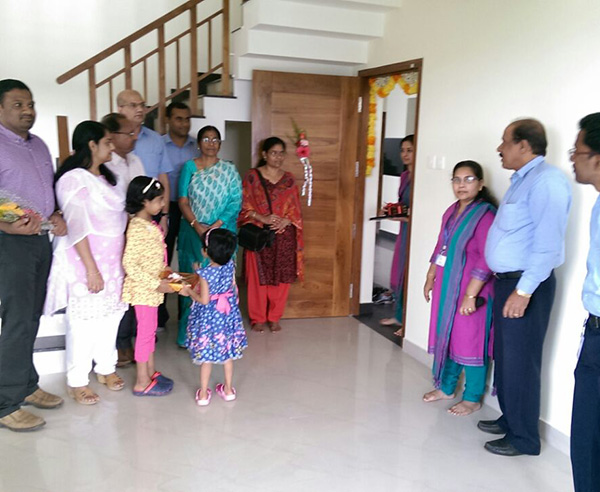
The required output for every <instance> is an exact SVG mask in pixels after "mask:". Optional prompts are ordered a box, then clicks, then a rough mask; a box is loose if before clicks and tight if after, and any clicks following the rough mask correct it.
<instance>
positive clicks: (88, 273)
mask: <svg viewBox="0 0 600 492" xmlns="http://www.w3.org/2000/svg"><path fill="white" fill-rule="evenodd" d="M85 274H86V275H94V276H97V275H102V274H101V273H100V272H85Z"/></svg>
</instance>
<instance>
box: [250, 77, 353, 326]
mask: <svg viewBox="0 0 600 492" xmlns="http://www.w3.org/2000/svg"><path fill="white" fill-rule="evenodd" d="M252 80H253V84H252V85H253V94H252V147H253V160H254V162H255V163H256V162H258V150H259V145H260V143H261V142H262V140H264V139H265V138H267V137H270V136H272V135H275V136H278V137H280V138H282V139H283V140H285V141H286V144H287V146H288V157H287V159H286V162H285V169H286V170H287V171H290V172H292V173H293V174H294V176H295V177H296V180H297V184H298V187H299V188H300V187H301V186H302V182H303V181H304V172H303V166H302V164H301V163H300V161H299V160H298V158H297V157H296V155H295V153H294V150H295V146H294V144H293V143H292V142H291V141H290V139H289V138H287V137H288V136H293V126H292V119H293V120H294V121H295V122H296V123H297V125H298V126H299V127H301V128H302V129H304V130H306V133H307V137H308V140H309V142H310V148H311V157H310V162H311V164H312V166H313V176H314V178H313V197H312V206H310V207H308V206H307V202H306V197H301V202H302V214H303V218H304V243H305V251H304V252H305V256H304V257H305V279H304V282H303V283H300V282H296V283H295V284H294V285H292V288H291V290H290V296H289V300H288V303H287V307H286V311H285V317H286V318H312V317H324V316H347V315H349V314H350V309H351V303H350V298H351V295H355V296H357V295H358V286H356V288H354V289H351V285H350V282H351V278H352V275H351V273H352V253H353V251H352V247H353V230H356V228H353V218H354V216H355V214H354V207H355V203H356V202H355V181H356V178H355V166H356V160H357V159H356V153H357V138H358V96H359V79H358V78H355V77H335V76H329V75H309V74H297V73H283V72H266V71H255V72H254V74H253V78H252ZM351 290H354V292H351Z"/></svg>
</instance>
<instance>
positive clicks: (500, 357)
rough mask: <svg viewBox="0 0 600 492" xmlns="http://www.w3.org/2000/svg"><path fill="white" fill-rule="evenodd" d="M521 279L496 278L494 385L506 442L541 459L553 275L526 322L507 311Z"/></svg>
mask: <svg viewBox="0 0 600 492" xmlns="http://www.w3.org/2000/svg"><path fill="white" fill-rule="evenodd" d="M518 281H519V279H516V278H514V279H497V280H496V284H495V297H494V330H495V332H494V359H495V370H494V381H495V384H496V388H497V390H498V402H499V403H500V410H501V411H502V416H501V417H500V419H498V424H499V425H500V426H501V427H503V428H504V429H506V438H507V439H508V441H509V442H510V443H511V444H512V445H513V446H514V447H515V448H517V449H518V450H519V451H521V452H522V453H525V454H533V455H537V454H540V447H541V445H540V433H539V429H538V421H539V418H540V384H541V381H540V380H541V370H542V351H543V347H544V337H545V336H546V330H547V329H548V322H549V320H550V311H551V310H552V302H553V301H554V291H555V288H556V279H555V277H554V273H552V274H551V275H550V277H548V279H546V280H545V281H544V282H542V283H541V284H540V285H539V287H538V288H537V289H536V290H535V293H534V294H533V296H532V297H531V299H530V301H529V305H528V306H527V309H526V310H525V315H524V316H523V317H522V318H504V317H503V316H502V309H503V308H504V304H505V303H506V300H507V299H508V296H509V295H510V294H511V293H512V292H513V291H514V290H515V288H516V286H517V283H518Z"/></svg>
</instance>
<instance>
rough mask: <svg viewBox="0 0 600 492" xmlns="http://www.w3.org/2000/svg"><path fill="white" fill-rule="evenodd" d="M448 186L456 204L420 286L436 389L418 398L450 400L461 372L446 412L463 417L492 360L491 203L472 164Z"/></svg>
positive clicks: (474, 404) (477, 400)
mask: <svg viewBox="0 0 600 492" xmlns="http://www.w3.org/2000/svg"><path fill="white" fill-rule="evenodd" d="M452 187H453V190H454V194H455V196H456V198H457V199H458V200H457V201H456V202H455V203H453V204H452V205H451V206H450V207H449V208H448V210H446V212H445V213H444V216H443V218H442V227H441V230H440V234H439V237H438V241H437V244H436V247H435V249H434V251H433V255H432V256H431V260H430V261H431V266H430V268H429V271H428V273H427V280H426V282H425V288H424V294H425V299H426V300H427V301H428V302H429V300H430V293H431V292H432V291H433V295H432V297H431V299H432V305H431V321H430V325H429V344H428V351H429V353H431V354H434V364H433V378H434V385H435V388H436V389H434V390H433V391H430V392H428V393H426V394H425V395H424V396H423V400H424V401H426V402H432V401H437V400H442V399H443V400H446V399H453V398H455V396H456V395H455V390H456V384H457V382H458V378H459V377H460V374H461V372H462V371H463V370H464V371H465V379H466V386H465V391H464V393H463V399H462V401H461V402H459V403H458V404H456V405H454V406H452V407H450V409H449V412H450V413H452V414H454V415H468V414H470V413H472V412H474V411H476V410H479V408H481V398H482V396H483V393H484V391H485V382H486V375H487V367H488V360H489V358H490V356H491V354H490V350H489V348H490V347H491V346H492V343H491V340H492V293H493V282H492V272H491V271H490V269H489V268H488V266H487V264H486V262H485V257H484V249H485V241H486V239H487V233H488V230H489V228H490V226H491V225H492V222H493V220H494V216H495V213H496V203H495V200H494V199H493V198H492V197H491V196H490V194H489V192H488V191H487V189H486V188H485V187H484V186H483V170H482V169H481V166H480V165H479V164H477V163H476V162H473V161H462V162H459V163H458V164H457V165H456V166H455V167H454V171H453V177H452Z"/></svg>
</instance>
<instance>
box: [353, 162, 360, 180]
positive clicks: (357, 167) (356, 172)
mask: <svg viewBox="0 0 600 492" xmlns="http://www.w3.org/2000/svg"><path fill="white" fill-rule="evenodd" d="M359 175H360V162H359V161H356V162H355V163H354V177H355V178H358V176H359Z"/></svg>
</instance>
